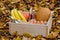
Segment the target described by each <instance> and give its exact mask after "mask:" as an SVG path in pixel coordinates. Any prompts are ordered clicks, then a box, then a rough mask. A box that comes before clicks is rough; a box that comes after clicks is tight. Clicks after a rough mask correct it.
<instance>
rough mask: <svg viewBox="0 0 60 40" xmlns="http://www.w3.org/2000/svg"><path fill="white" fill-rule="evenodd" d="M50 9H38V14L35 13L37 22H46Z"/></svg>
mask: <svg viewBox="0 0 60 40" xmlns="http://www.w3.org/2000/svg"><path fill="white" fill-rule="evenodd" d="M50 13H51V12H50V9H49V8H43V7H42V8H39V10H38V12H37V13H36V20H37V21H41V20H42V21H45V20H46V21H47V20H48V19H49V17H50Z"/></svg>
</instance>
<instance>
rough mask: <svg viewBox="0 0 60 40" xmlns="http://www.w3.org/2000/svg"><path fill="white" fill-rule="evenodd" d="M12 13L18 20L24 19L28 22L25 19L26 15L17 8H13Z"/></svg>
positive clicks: (24, 20)
mask: <svg viewBox="0 0 60 40" xmlns="http://www.w3.org/2000/svg"><path fill="white" fill-rule="evenodd" d="M11 15H12V16H13V18H14V19H16V20H22V21H23V22H27V20H26V19H25V17H24V16H23V15H22V14H21V13H20V12H19V11H18V10H17V9H13V10H12V11H11Z"/></svg>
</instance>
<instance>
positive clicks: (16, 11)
mask: <svg viewBox="0 0 60 40" xmlns="http://www.w3.org/2000/svg"><path fill="white" fill-rule="evenodd" d="M13 10H14V14H15V16H16V18H17V20H21V18H20V16H19V13H18V10H17V9H13Z"/></svg>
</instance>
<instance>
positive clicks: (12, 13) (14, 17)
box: [11, 10, 17, 19]
mask: <svg viewBox="0 0 60 40" xmlns="http://www.w3.org/2000/svg"><path fill="white" fill-rule="evenodd" d="M11 16H12V17H13V19H17V18H16V16H15V14H14V12H13V10H11Z"/></svg>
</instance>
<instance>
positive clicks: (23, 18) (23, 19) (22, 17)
mask: <svg viewBox="0 0 60 40" xmlns="http://www.w3.org/2000/svg"><path fill="white" fill-rule="evenodd" d="M18 12H19V11H18ZM19 16H20V17H21V19H22V21H24V22H27V20H26V19H25V17H24V16H23V15H22V14H21V12H19Z"/></svg>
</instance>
